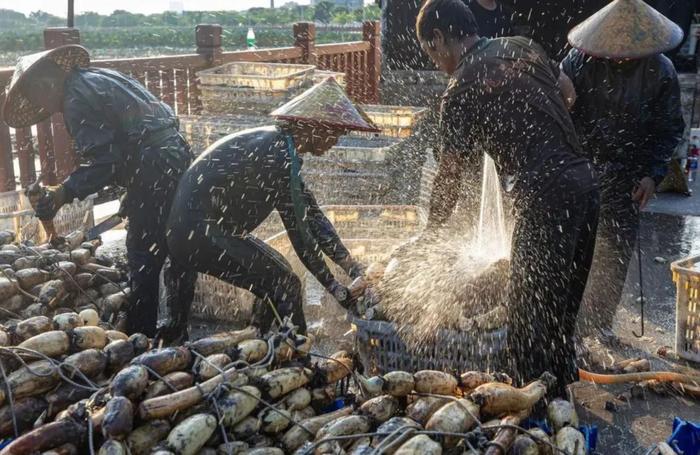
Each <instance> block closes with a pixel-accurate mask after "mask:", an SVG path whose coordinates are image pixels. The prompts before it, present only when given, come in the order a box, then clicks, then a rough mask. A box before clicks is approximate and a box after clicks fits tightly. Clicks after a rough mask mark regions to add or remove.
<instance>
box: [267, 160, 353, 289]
mask: <svg viewBox="0 0 700 455" xmlns="http://www.w3.org/2000/svg"><path fill="white" fill-rule="evenodd" d="M287 172H289V171H288V170H287ZM278 181H279V182H280V184H281V187H280V190H279V191H280V192H281V195H280V196H281V197H280V200H282V201H285V202H283V203H282V204H281V205H280V207H278V208H277V210H278V211H279V214H280V217H281V218H282V222H283V223H284V227H285V228H286V229H287V235H288V236H289V240H290V241H291V242H292V247H293V248H294V251H295V252H296V254H297V256H298V257H299V259H300V260H301V262H302V264H304V266H305V267H306V268H307V269H308V270H309V272H311V273H312V274H313V275H314V277H316V279H317V280H318V281H319V282H320V283H321V285H323V287H325V288H326V289H328V288H329V287H330V286H331V284H333V283H334V282H335V281H336V280H335V277H334V276H333V274H332V273H331V271H330V269H329V268H328V265H327V264H326V261H325V259H324V257H323V252H324V250H323V247H322V245H321V242H319V240H318V238H317V236H316V233H315V232H314V230H313V229H312V227H311V225H312V224H313V221H312V218H313V216H312V213H313V212H314V210H313V209H312V208H311V207H310V206H309V200H308V199H307V198H306V197H305V196H304V197H303V199H304V204H305V207H304V215H305V216H304V219H302V220H298V219H297V216H296V213H295V210H294V203H293V202H292V194H291V186H290V178H289V177H288V176H287V177H286V178H284V177H281V178H279V179H278ZM307 193H308V191H307V190H306V189H305V187H304V185H303V182H302V194H303V195H306V194H307ZM314 203H315V200H314ZM316 209H318V206H316ZM318 210H319V211H320V209H318ZM324 218H325V216H324ZM326 221H327V220H326ZM328 224H329V225H330V222H328ZM331 227H332V226H331ZM334 233H335V231H334ZM336 237H337V234H336ZM338 243H340V240H338Z"/></svg>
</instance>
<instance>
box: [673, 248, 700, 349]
mask: <svg viewBox="0 0 700 455" xmlns="http://www.w3.org/2000/svg"><path fill="white" fill-rule="evenodd" d="M671 271H672V272H673V282H674V283H676V352H677V353H678V355H679V356H681V357H683V358H685V359H688V360H692V361H694V362H700V256H693V257H690V258H687V259H682V260H680V261H676V262H674V263H672V264H671Z"/></svg>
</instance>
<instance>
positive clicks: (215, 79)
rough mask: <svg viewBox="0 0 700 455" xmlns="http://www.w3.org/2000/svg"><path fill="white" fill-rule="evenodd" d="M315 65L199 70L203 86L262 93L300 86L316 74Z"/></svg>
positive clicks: (248, 65) (239, 64) (237, 65)
mask: <svg viewBox="0 0 700 455" xmlns="http://www.w3.org/2000/svg"><path fill="white" fill-rule="evenodd" d="M314 68H315V67H314V66H313V65H292V64H286V63H256V62H234V63H227V64H225V65H221V66H217V67H215V68H211V69H207V70H203V71H199V72H198V73H197V76H198V77H199V80H200V82H201V84H202V86H211V85H219V86H224V87H238V88H247V89H255V90H262V91H284V90H289V89H291V88H295V87H299V86H300V85H302V84H304V83H305V82H307V81H309V78H311V76H312V75H313V72H314Z"/></svg>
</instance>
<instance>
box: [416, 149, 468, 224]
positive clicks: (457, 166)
mask: <svg viewBox="0 0 700 455" xmlns="http://www.w3.org/2000/svg"><path fill="white" fill-rule="evenodd" d="M467 167H468V166H467V159H466V158H465V155H464V154H463V153H460V152H456V151H454V150H449V151H448V150H443V152H442V159H441V160H440V165H439V167H438V172H437V175H436V176H435V180H434V183H433V191H432V193H431V195H430V213H429V214H428V224H427V226H426V231H428V230H433V229H437V228H440V227H441V226H442V225H443V224H445V223H446V222H447V220H449V218H450V216H452V213H453V212H454V209H455V206H456V205H457V201H458V200H459V195H460V194H461V193H462V191H461V190H462V182H463V181H464V174H465V171H466V169H467Z"/></svg>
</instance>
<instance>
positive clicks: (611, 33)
mask: <svg viewBox="0 0 700 455" xmlns="http://www.w3.org/2000/svg"><path fill="white" fill-rule="evenodd" d="M682 41H683V30H681V28H680V27H678V26H677V25H676V24H674V23H673V22H672V21H671V20H670V19H668V18H666V17H665V16H664V15H663V14H661V13H659V12H658V11H656V10H655V9H654V8H652V7H651V6H649V5H647V4H646V3H644V2H643V1H642V0H615V1H614V2H612V3H610V4H609V5H608V6H606V7H605V8H603V9H601V10H600V11H598V12H597V13H595V14H594V15H592V16H591V17H589V18H588V19H586V20H585V21H583V22H582V23H580V24H579V25H577V26H576V27H574V29H573V30H571V32H569V44H571V45H572V46H573V47H575V48H576V49H579V50H581V51H582V52H584V53H585V54H587V55H590V56H592V57H600V58H610V59H636V58H642V57H648V56H650V55H654V54H660V53H662V52H666V51H668V50H671V49H673V48H675V47H676V46H678V45H679V44H680V43H681V42H682Z"/></svg>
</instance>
